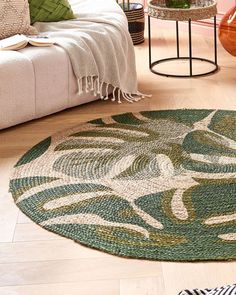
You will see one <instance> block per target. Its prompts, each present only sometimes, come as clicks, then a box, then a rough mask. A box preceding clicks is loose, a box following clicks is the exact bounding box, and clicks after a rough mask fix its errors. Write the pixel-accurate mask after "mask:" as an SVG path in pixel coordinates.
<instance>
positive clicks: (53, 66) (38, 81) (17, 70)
mask: <svg viewBox="0 0 236 295" xmlns="http://www.w3.org/2000/svg"><path fill="white" fill-rule="evenodd" d="M69 1H70V3H71V5H72V8H73V10H74V11H75V12H76V11H81V10H83V11H85V12H86V11H90V10H91V6H90V4H89V1H88V2H86V1H85V0H69ZM110 1H111V2H112V0H110ZM111 2H110V3H111ZM111 5H117V4H116V1H115V0H113V3H112V4H111ZM111 7H112V6H111ZM93 9H95V8H93ZM116 9H117V7H116ZM124 17H125V15H124ZM78 58H79V57H78ZM77 87H78V86H77V81H76V78H75V76H74V73H73V70H72V66H71V62H70V59H69V56H68V54H67V53H66V51H65V50H64V49H62V48H61V47H59V46H56V45H54V46H52V47H44V48H39V47H33V46H31V47H30V46H29V47H26V48H24V49H22V50H19V51H0V130H1V129H4V128H7V127H11V126H14V125H16V124H20V123H23V122H27V121H30V120H33V119H36V118H40V117H43V116H46V115H49V114H52V113H55V112H58V111H61V110H64V109H67V108H70V107H74V106H77V105H81V104H84V103H87V102H90V101H94V100H96V99H98V97H95V96H94V94H93V93H83V94H82V95H80V96H79V95H78V94H77V92H78V88H77ZM110 90H111V91H112V89H110Z"/></svg>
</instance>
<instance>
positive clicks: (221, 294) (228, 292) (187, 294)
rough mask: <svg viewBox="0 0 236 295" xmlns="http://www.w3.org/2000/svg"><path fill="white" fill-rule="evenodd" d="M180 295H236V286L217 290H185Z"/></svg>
mask: <svg viewBox="0 0 236 295" xmlns="http://www.w3.org/2000/svg"><path fill="white" fill-rule="evenodd" d="M179 295H236V284H235V285H231V286H224V287H220V288H215V289H203V290H200V289H194V290H184V291H182V292H180V293H179Z"/></svg>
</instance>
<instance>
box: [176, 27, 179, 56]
mask: <svg viewBox="0 0 236 295" xmlns="http://www.w3.org/2000/svg"><path fill="white" fill-rule="evenodd" d="M176 44H177V58H179V22H178V21H176Z"/></svg>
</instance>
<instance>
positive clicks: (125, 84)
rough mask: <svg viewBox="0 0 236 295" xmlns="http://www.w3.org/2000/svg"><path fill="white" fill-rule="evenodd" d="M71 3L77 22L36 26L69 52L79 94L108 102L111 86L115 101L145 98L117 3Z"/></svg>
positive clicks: (92, 0) (102, 0)
mask: <svg viewBox="0 0 236 295" xmlns="http://www.w3.org/2000/svg"><path fill="white" fill-rule="evenodd" d="M72 1H73V4H74V5H73V9H74V12H75V13H76V17H77V18H76V19H75V20H69V21H62V22H57V23H36V24H35V26H36V28H37V29H38V30H39V32H41V33H43V34H46V35H49V36H50V37H52V38H53V39H54V40H55V42H56V44H57V45H59V46H61V47H62V48H64V49H65V50H66V51H67V53H68V55H69V57H70V60H71V64H72V67H73V70H74V74H75V76H76V78H77V79H78V94H81V93H82V92H84V91H85V92H90V91H93V92H94V95H99V96H100V97H101V98H102V99H105V100H106V99H108V94H109V89H110V88H111V86H112V87H113V89H114V90H113V95H112V100H113V101H114V100H117V101H118V102H119V103H120V102H121V98H124V99H126V100H128V101H130V102H132V101H136V100H139V99H140V98H141V97H143V96H144V95H143V94H141V93H140V92H138V89H137V74H136V66H135V54H134V48H133V44H132V40H131V37H130V35H129V32H128V26H127V19H126V16H125V15H124V13H123V11H122V10H121V8H120V7H119V6H118V5H117V3H116V1H115V0H72ZM102 90H103V91H102Z"/></svg>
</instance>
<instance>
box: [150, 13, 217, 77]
mask: <svg viewBox="0 0 236 295" xmlns="http://www.w3.org/2000/svg"><path fill="white" fill-rule="evenodd" d="M188 32H189V54H188V56H180V42H179V23H178V21H176V45H177V57H170V58H163V59H159V60H156V61H152V48H151V47H152V42H151V38H152V36H151V16H150V15H148V37H149V68H150V71H151V72H152V73H154V74H156V75H160V76H165V77H175V78H189V77H190V78H192V77H201V76H205V75H210V74H213V73H215V72H217V71H218V69H219V67H218V64H217V63H218V60H217V24H216V16H215V17H214V57H215V58H214V60H210V59H206V58H202V57H194V56H193V52H192V20H191V19H189V20H188ZM176 60H185V61H187V62H189V73H188V74H168V73H165V72H161V71H158V68H157V69H156V68H155V66H157V65H159V64H162V63H168V62H171V61H176ZM194 60H196V61H201V62H205V63H208V64H211V65H213V66H214V68H213V69H211V70H209V71H206V72H202V73H198V74H193V61H194Z"/></svg>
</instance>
